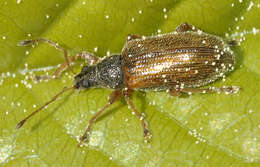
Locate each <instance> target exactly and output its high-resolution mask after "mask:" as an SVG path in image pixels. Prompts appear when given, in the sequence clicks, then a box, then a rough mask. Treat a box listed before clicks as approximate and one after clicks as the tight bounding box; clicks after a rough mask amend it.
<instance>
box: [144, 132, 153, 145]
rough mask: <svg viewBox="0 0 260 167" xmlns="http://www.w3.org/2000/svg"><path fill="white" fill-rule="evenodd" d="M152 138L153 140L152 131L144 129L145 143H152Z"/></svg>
mask: <svg viewBox="0 0 260 167" xmlns="http://www.w3.org/2000/svg"><path fill="white" fill-rule="evenodd" d="M151 138H152V134H151V133H150V131H149V130H148V129H144V142H145V143H150V141H151Z"/></svg>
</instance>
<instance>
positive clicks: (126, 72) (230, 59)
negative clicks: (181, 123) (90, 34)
mask: <svg viewBox="0 0 260 167" xmlns="http://www.w3.org/2000/svg"><path fill="white" fill-rule="evenodd" d="M38 42H46V43H48V44H50V45H51V46H54V47H55V48H57V49H59V50H61V51H63V52H64V57H65V60H66V62H65V63H64V64H62V65H61V66H60V67H59V68H57V69H56V71H55V72H54V73H53V75H52V76H44V77H42V76H40V77H37V78H38V79H51V78H58V77H59V76H60V75H61V73H62V72H63V71H64V70H66V69H70V70H71V71H72V72H73V70H72V68H71V63H72V62H73V61H75V60H77V59H84V60H85V61H86V62H88V65H86V66H83V68H82V70H81V72H80V73H79V74H77V75H75V78H74V80H75V84H74V85H73V86H72V87H69V88H66V87H65V88H64V89H63V90H62V91H61V92H59V93H58V94H57V95H55V96H54V97H53V98H52V99H51V100H50V101H48V102H47V103H45V104H44V105H42V106H41V107H40V108H38V109H37V110H36V111H34V112H33V113H31V114H30V115H29V116H27V117H26V118H25V119H23V120H22V121H21V122H19V123H18V124H17V126H16V128H17V129H18V128H20V127H22V126H23V124H24V123H25V122H26V121H27V120H28V119H29V118H31V117H32V116H33V115H34V114H36V113H38V112H39V111H41V110H42V109H43V108H44V107H46V106H47V105H49V104H50V103H52V102H54V101H55V100H56V98H57V97H58V96H60V95H61V94H63V93H64V92H66V91H68V90H72V89H89V88H97V87H102V88H109V89H113V90H114V91H113V92H112V93H111V94H110V96H109V100H108V103H107V104H106V105H105V106H104V107H103V108H101V109H100V110H99V111H98V112H97V113H96V114H94V116H93V117H92V118H91V119H90V121H89V124H88V126H87V128H86V131H85V133H84V134H83V136H82V137H81V138H80V142H79V146H80V145H81V144H82V142H85V141H87V140H88V137H89V134H90V132H91V129H92V126H93V125H94V123H95V122H96V120H97V119H98V118H99V117H100V116H101V115H102V114H103V113H104V111H105V110H106V109H107V108H108V107H109V106H110V105H112V104H113V103H114V102H116V101H117V100H119V99H120V98H121V97H124V99H125V101H126V102H127V105H128V106H129V107H130V109H131V110H132V111H133V112H134V113H135V115H136V116H137V118H138V119H139V120H140V122H141V125H142V128H143V134H144V137H145V141H149V140H150V139H151V136H152V135H151V133H150V130H149V127H148V123H147V121H146V119H145V118H144V115H143V114H141V113H140V112H138V111H137V109H136V107H135V105H134V104H133V103H132V101H131V99H130V97H131V95H132V93H133V92H134V91H164V90H166V91H167V92H169V94H170V95H172V96H179V95H181V94H182V93H189V94H190V93H195V92H197V93H209V92H218V93H220V92H225V93H227V94H229V93H237V92H238V90H239V87H237V86H223V87H219V88H217V87H208V88H200V87H202V86H205V85H208V84H210V83H212V82H214V81H216V80H217V79H220V78H222V77H225V75H226V74H227V73H229V72H230V71H232V70H233V69H234V65H235V56H234V53H233V51H232V50H231V48H230V45H234V42H232V41H231V42H226V41H225V40H223V39H222V38H221V37H218V36H215V35H212V34H207V33H205V32H202V31H201V30H199V29H197V28H195V27H194V26H193V25H191V24H188V23H183V24H181V25H179V26H178V27H177V28H176V31H175V32H173V33H169V34H162V35H157V36H150V37H144V36H139V35H129V36H128V37H127V41H126V44H125V46H124V47H123V49H122V53H121V54H115V55H111V56H108V57H105V58H103V59H100V58H98V57H96V56H94V55H93V54H92V53H87V52H82V53H79V54H76V55H75V56H72V57H69V56H68V54H67V51H66V49H64V48H62V47H60V46H59V45H57V44H56V43H55V42H53V41H51V40H48V39H44V38H39V39H35V40H24V41H21V42H20V43H19V45H20V46H26V45H32V44H34V43H38ZM73 73H74V72H73Z"/></svg>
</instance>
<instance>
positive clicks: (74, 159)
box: [0, 0, 260, 167]
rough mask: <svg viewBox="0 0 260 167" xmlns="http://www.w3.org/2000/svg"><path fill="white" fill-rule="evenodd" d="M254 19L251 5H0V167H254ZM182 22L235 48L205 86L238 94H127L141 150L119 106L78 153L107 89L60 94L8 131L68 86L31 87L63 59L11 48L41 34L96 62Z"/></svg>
mask: <svg viewBox="0 0 260 167" xmlns="http://www.w3.org/2000/svg"><path fill="white" fill-rule="evenodd" d="M259 20H260V1H259V0H251V1H249V0H197V1H193V0H160V1H159V0H131V1H129V0H120V1H117V0H110V1H107V0H74V1H73V0H46V1H41V0H0V27H1V28H0V85H1V86H0V164H1V166H3V167H9V166H20V167H22V166H91V167H92V166H99V167H100V166H108V167H132V166H140V167H155V166H156V167H157V166H160V167H165V166H183V167H194V166H199V167H202V166H203V167H215V166H216V167H217V166H222V167H230V166H236V167H239V166H243V167H247V166H250V167H257V166H260V162H259V160H260V111H259V107H260V103H259V101H260V94H259V92H260V86H259V85H260V77H259V75H260V61H259V60H260V47H259V46H260V45H259V44H260V34H259V31H260V30H259V29H260V22H259ZM183 22H189V23H191V24H193V25H195V26H196V27H199V28H201V29H202V30H204V31H205V32H207V33H211V34H216V35H219V36H221V37H223V38H227V39H231V38H234V39H236V40H237V41H239V46H237V47H236V48H235V49H234V51H235V53H236V57H237V65H236V70H235V71H234V72H233V73H232V74H231V75H229V76H228V77H227V78H226V81H225V82H222V81H221V80H220V81H218V82H216V83H214V84H213V85H214V86H223V85H237V86H240V87H242V89H243V90H242V91H241V92H240V93H239V94H236V95H225V94H206V95H200V94H195V95H192V96H184V97H170V96H169V95H167V94H166V93H163V92H149V93H147V94H145V93H141V92H136V93H135V94H134V96H133V101H134V103H135V104H136V106H137V108H138V110H140V111H143V112H144V113H145V114H146V119H147V120H148V122H149V125H150V129H151V132H152V134H153V139H152V142H151V143H150V144H146V143H144V139H143V134H142V128H141V126H140V122H139V121H138V120H137V118H136V117H135V116H134V115H132V114H131V111H130V110H129V109H128V108H127V106H126V103H125V102H124V101H123V100H121V101H119V102H117V103H116V104H115V105H113V107H111V108H110V109H109V110H108V111H107V112H106V114H105V115H104V116H103V117H102V118H101V119H99V121H98V122H97V124H96V125H95V126H94V129H93V133H92V134H91V138H90V143H89V146H85V147H83V148H78V147H77V143H78V142H77V139H78V138H79V137H80V136H81V135H82V134H83V132H84V130H85V128H86V126H87V123H88V120H89V119H90V118H91V116H92V115H93V114H94V113H95V112H96V111H97V110H98V109H100V108H101V107H102V106H103V105H105V104H106V102H107V97H108V95H109V93H110V92H111V90H107V89H91V90H88V91H83V92H80V93H79V92H75V93H72V92H70V93H67V94H65V95H63V96H62V97H61V98H59V99H58V100H57V101H56V102H55V103H54V104H52V105H50V106H49V107H48V109H46V110H44V111H43V112H41V113H40V114H38V115H37V116H35V117H34V118H33V119H31V120H30V121H29V122H28V123H27V124H25V126H24V127H23V128H21V129H20V130H15V126H16V124H17V123H18V122H19V121H20V120H21V119H23V118H24V117H25V116H26V115H28V114H29V113H31V112H32V111H33V110H35V108H36V107H38V106H40V105H41V104H43V103H44V102H45V101H47V100H48V99H50V98H51V97H52V96H53V95H55V94H56V93H57V92H58V91H59V90H61V89H62V88H63V87H64V86H69V85H72V83H73V75H72V74H71V72H69V71H68V72H67V73H64V75H62V77H61V78H60V79H57V80H52V81H48V82H42V83H34V82H32V81H31V80H30V76H31V75H32V74H37V75H39V74H46V73H51V72H52V71H53V68H54V67H55V66H56V65H57V64H60V63H62V62H64V57H63V55H62V53H60V52H58V51H57V50H55V49H54V48H52V47H50V46H48V45H46V44H39V45H37V46H35V47H17V43H18V42H19V41H21V40H23V39H28V38H38V37H45V38H48V39H51V40H54V41H56V42H58V43H59V44H60V45H61V46H63V47H65V48H67V49H68V50H69V52H70V54H71V55H73V54H75V53H77V52H81V51H83V50H86V51H88V52H94V53H95V54H96V55H97V56H99V57H104V56H105V55H107V54H110V53H120V51H121V49H122V47H123V46H124V43H125V39H126V36H127V35H128V34H140V35H147V36H150V35H156V34H158V33H167V32H172V31H174V30H175V28H176V27H177V26H178V25H179V24H181V23H183ZM79 64H82V62H77V63H76V65H75V66H74V67H73V68H75V70H76V71H80V65H79Z"/></svg>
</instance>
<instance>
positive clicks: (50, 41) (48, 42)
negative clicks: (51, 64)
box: [18, 38, 75, 74]
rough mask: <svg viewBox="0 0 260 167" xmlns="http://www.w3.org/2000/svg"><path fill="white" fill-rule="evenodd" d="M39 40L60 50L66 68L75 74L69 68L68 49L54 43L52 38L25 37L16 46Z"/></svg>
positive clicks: (31, 43)
mask: <svg viewBox="0 0 260 167" xmlns="http://www.w3.org/2000/svg"><path fill="white" fill-rule="evenodd" d="M39 42H45V43H47V44H49V45H50V46H52V47H54V48H56V49H57V50H60V51H62V52H63V54H64V58H65V61H66V64H67V66H68V68H69V69H70V71H71V72H72V73H74V74H75V72H74V71H73V70H72V68H71V60H70V59H69V56H68V51H67V50H66V49H64V48H63V47H61V46H60V45H59V44H58V43H56V42H54V41H52V40H49V39H46V38H37V39H26V40H23V41H21V42H19V43H18V46H29V45H34V44H37V43H39Z"/></svg>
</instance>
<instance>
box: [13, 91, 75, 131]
mask: <svg viewBox="0 0 260 167" xmlns="http://www.w3.org/2000/svg"><path fill="white" fill-rule="evenodd" d="M75 88H76V86H72V87H64V88H63V89H62V90H61V91H60V92H59V93H57V94H56V95H55V96H53V97H52V98H51V100H50V101H48V102H46V103H45V104H44V105H42V106H41V107H40V108H38V109H37V110H35V111H34V112H32V113H31V114H30V115H28V116H27V117H26V118H24V119H23V120H22V121H20V122H19V123H18V124H17V125H16V129H19V128H21V127H22V126H23V124H24V123H25V122H26V121H27V120H28V119H30V118H31V117H32V116H33V115H35V114H36V113H38V112H39V111H41V110H42V109H44V107H46V106H48V105H49V104H51V103H52V102H54V101H55V100H56V99H57V98H58V97H59V96H60V95H62V94H63V93H64V92H67V91H68V90H71V89H75Z"/></svg>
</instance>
